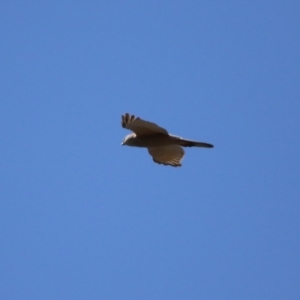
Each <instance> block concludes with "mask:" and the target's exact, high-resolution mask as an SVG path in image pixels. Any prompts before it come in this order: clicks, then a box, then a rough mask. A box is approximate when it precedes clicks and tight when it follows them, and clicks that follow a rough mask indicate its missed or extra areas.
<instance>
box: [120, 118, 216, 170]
mask: <svg viewBox="0 0 300 300" xmlns="http://www.w3.org/2000/svg"><path fill="white" fill-rule="evenodd" d="M121 125H122V127H123V128H126V129H130V130H132V131H133V132H134V133H131V134H129V135H127V136H126V137H125V138H124V140H123V142H122V145H126V146H133V147H143V148H147V149H148V152H149V154H150V155H151V156H152V158H153V161H154V162H156V163H159V164H164V165H170V166H173V167H179V166H181V160H182V158H183V157H184V150H183V148H182V147H204V148H212V147H213V145H211V144H208V143H203V142H197V141H191V140H186V139H183V138H181V137H179V136H175V135H172V134H169V133H168V131H167V130H166V129H164V128H162V127H160V126H158V125H156V124H155V123H152V122H148V121H144V120H142V119H140V118H136V117H135V116H134V115H130V114H128V113H126V114H124V115H122V121H121Z"/></svg>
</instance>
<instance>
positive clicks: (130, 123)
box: [121, 113, 168, 135]
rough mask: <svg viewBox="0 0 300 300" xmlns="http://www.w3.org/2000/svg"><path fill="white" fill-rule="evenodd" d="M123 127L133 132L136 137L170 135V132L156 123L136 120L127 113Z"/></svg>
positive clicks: (123, 120) (123, 117) (123, 116)
mask: <svg viewBox="0 0 300 300" xmlns="http://www.w3.org/2000/svg"><path fill="white" fill-rule="evenodd" d="M121 124H122V127H123V128H127V129H130V130H132V131H133V132H134V133H135V134H136V135H150V134H156V133H160V134H168V131H167V130H166V129H164V128H162V127H160V126H158V125H156V124H154V123H151V122H148V121H144V120H142V119H140V118H136V117H135V116H134V115H130V114H128V113H126V114H125V115H122V123H121Z"/></svg>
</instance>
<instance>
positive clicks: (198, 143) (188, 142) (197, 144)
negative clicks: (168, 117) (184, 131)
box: [178, 139, 214, 148]
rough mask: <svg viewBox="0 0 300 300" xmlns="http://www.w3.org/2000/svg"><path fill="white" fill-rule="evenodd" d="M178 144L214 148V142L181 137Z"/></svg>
mask: <svg viewBox="0 0 300 300" xmlns="http://www.w3.org/2000/svg"><path fill="white" fill-rule="evenodd" d="M178 144H179V145H180V146H183V147H203V148H213V147H214V146H213V145H212V144H208V143H203V142H196V141H190V140H184V139H179V140H178Z"/></svg>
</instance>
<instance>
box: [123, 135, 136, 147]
mask: <svg viewBox="0 0 300 300" xmlns="http://www.w3.org/2000/svg"><path fill="white" fill-rule="evenodd" d="M135 137H136V135H135V133H130V134H128V135H126V136H125V138H124V140H123V141H122V144H121V145H122V146H132V145H133V140H134V138H135Z"/></svg>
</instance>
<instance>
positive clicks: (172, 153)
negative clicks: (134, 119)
mask: <svg viewBox="0 0 300 300" xmlns="http://www.w3.org/2000/svg"><path fill="white" fill-rule="evenodd" d="M148 151H149V154H150V155H151V156H152V158H153V161H154V162H156V163H158V164H163V165H169V166H173V167H180V166H181V160H182V158H183V157H184V150H183V148H182V147H180V146H179V145H170V146H165V147H149V148H148Z"/></svg>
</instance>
